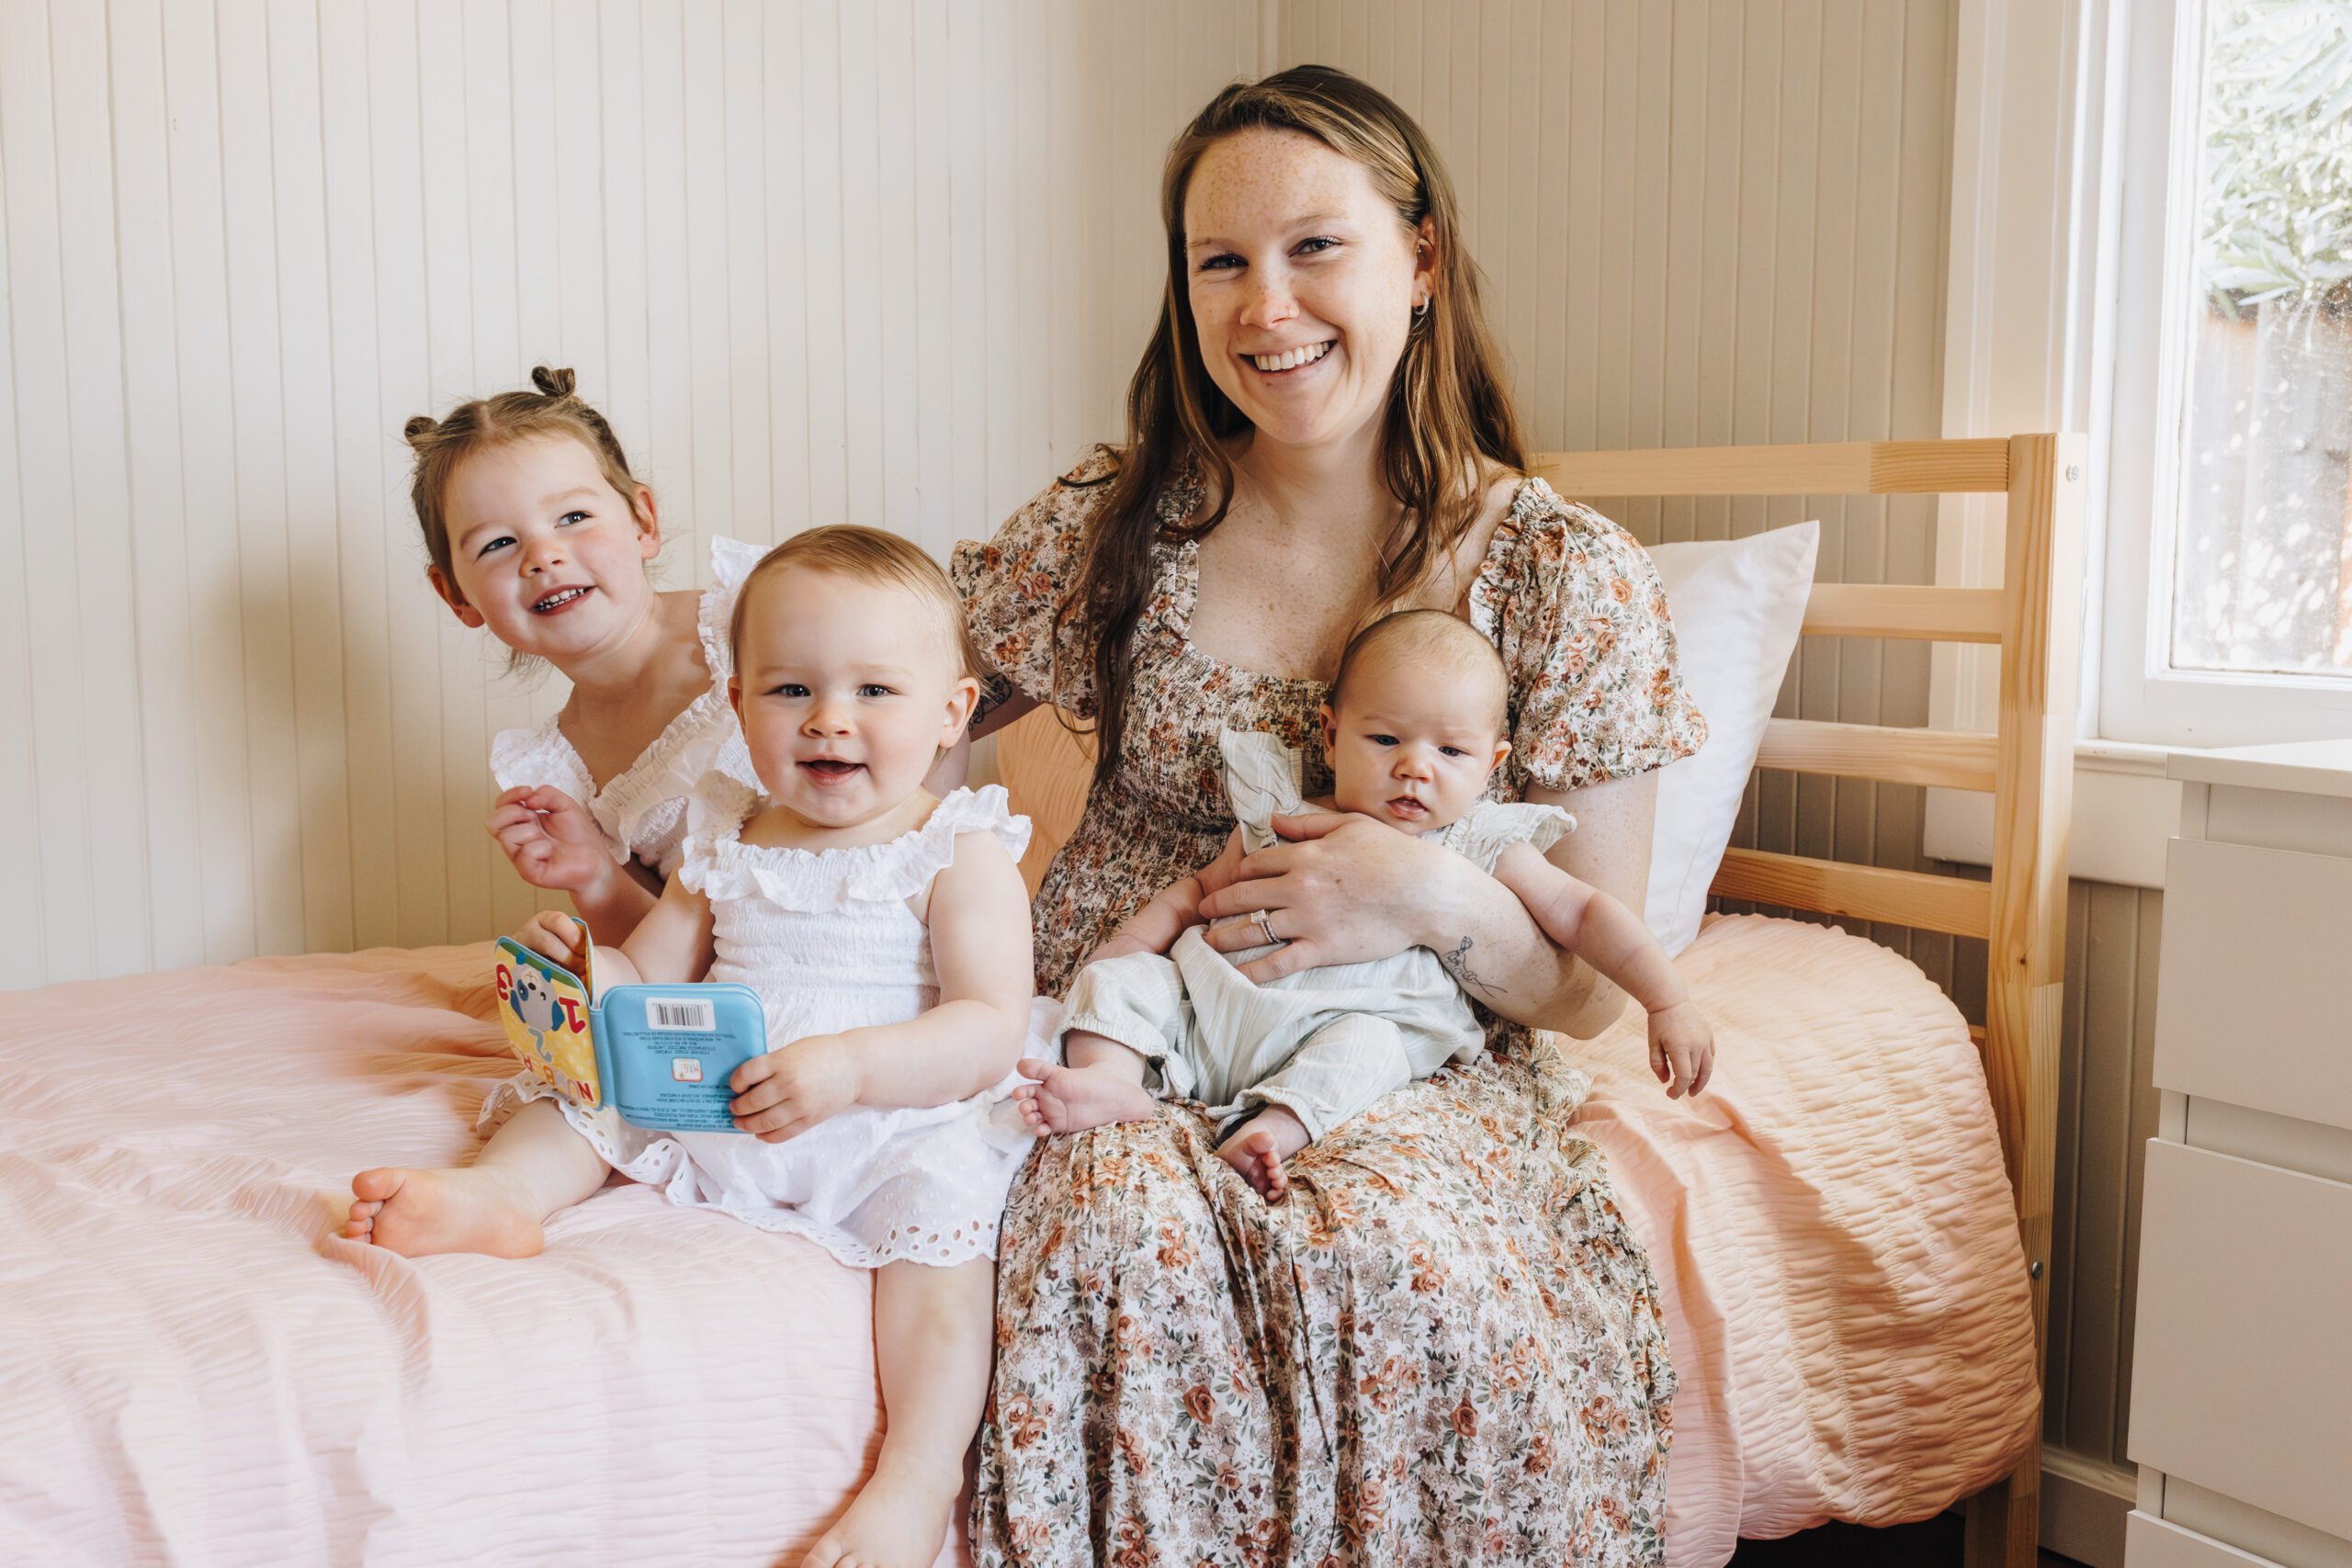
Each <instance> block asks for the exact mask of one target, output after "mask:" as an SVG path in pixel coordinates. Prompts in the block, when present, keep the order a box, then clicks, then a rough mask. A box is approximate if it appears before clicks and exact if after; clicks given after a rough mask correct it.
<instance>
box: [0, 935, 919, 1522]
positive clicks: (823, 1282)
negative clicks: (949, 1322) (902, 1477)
mask: <svg viewBox="0 0 2352 1568" xmlns="http://www.w3.org/2000/svg"><path fill="white" fill-rule="evenodd" d="M488 973H489V962H488V949H487V948H485V947H483V946H481V945H474V946H469V947H463V948H436V949H432V950H428V951H423V952H416V953H403V952H390V951H378V952H372V953H360V954H357V955H356V956H350V957H313V958H299V959H282V960H265V961H260V962H255V963H249V964H238V965H236V966H235V967H233V968H230V969H196V970H187V971H182V972H180V973H176V974H169V975H158V976H144V977H141V978H140V979H136V980H125V981H116V982H109V983H104V984H93V985H78V986H57V987H50V988H48V989H45V990H40V991H31V992H19V993H16V994H13V995H4V996H0V1562H10V1563H15V1562H26V1563H31V1562H40V1563H43V1564H51V1565H56V1564H67V1563H83V1562H88V1563H118V1562H133V1561H139V1562H159V1561H164V1560H169V1561H171V1562H180V1563H188V1564H220V1565H222V1568H228V1565H243V1564H253V1563H297V1562H302V1563H308V1562H368V1563H379V1562H381V1563H419V1564H425V1563H433V1564H438V1563H455V1562H556V1561H561V1562H567V1563H583V1564H585V1563H611V1564H616V1565H619V1564H636V1563H650V1562H674V1563H695V1564H703V1563H709V1564H719V1563H762V1564H765V1563H774V1562H785V1563H790V1562H797V1558H798V1555H799V1552H800V1551H802V1550H805V1548H806V1547H807V1546H808V1545H809V1543H810V1542H812V1541H813V1540H815V1538H816V1537H817V1536H818V1535H819V1534H820V1533H821V1532H822V1530H823V1529H825V1527H826V1526H828V1525H829V1524H831V1522H832V1520H833V1519H834V1518H835V1517H837V1516H838V1515H839V1513H840V1511H841V1510H842V1507H843V1506H845V1505H846V1503H847V1501H848V1498H849V1496H850V1495H851V1494H852V1493H853V1492H854V1489H855V1487H856V1485H857V1483H858V1482H859V1481H860V1480H861V1479H862V1478H863V1477H864V1476H865V1473H866V1472H867V1470H868V1469H869V1467H870V1466H871V1463H872V1459H873V1453H874V1450H875V1449H876V1446H877V1444H878V1442H879V1438H880V1429H881V1424H880V1414H881V1393H880V1389H879V1387H878V1385H877V1383H876V1378H875V1372H874V1356H873V1348H872V1318H871V1307H872V1288H871V1283H870V1280H871V1276H869V1275H867V1274H865V1273H862V1272H859V1271H856V1270H853V1269H844V1268H842V1266H840V1265H839V1264H837V1263H835V1262H834V1261H833V1260H832V1259H831V1258H830V1257H828V1256H827V1255H826V1254H825V1253H824V1252H822V1251H821V1250H820V1249H819V1248H817V1247H814V1246H812V1245H810V1244H809V1243H807V1242H804V1241H800V1240H797V1239H793V1238H787V1237H782V1236H775V1235H766V1234H764V1233H763V1232H760V1231H756V1230H753V1229H752V1227H750V1226H748V1225H744V1224H738V1223H737V1222H735V1221H733V1220H729V1219H727V1218H725V1217H723V1216H721V1215H718V1214H710V1213H689V1212H682V1211H679V1210H676V1209H673V1208H671V1207H670V1206H668V1205H667V1204H665V1203H663V1202H662V1201H661V1200H660V1199H659V1198H657V1197H656V1196H655V1195H654V1194H653V1193H652V1192H651V1191H650V1190H648V1189H644V1188H639V1187H631V1186H627V1185H620V1186H614V1187H609V1188H607V1189H606V1190H605V1191H603V1192H602V1193H600V1194H598V1195H597V1196H596V1197H595V1198H594V1199H592V1200H591V1201H588V1202H587V1203H585V1204H583V1205H582V1206H581V1207H580V1208H578V1209H576V1210H572V1211H570V1212H568V1213H564V1214H563V1215H561V1216H560V1217H559V1218H557V1219H556V1221H555V1222H554V1223H553V1224H550V1225H549V1227H548V1248H547V1252H546V1254H545V1255H544V1256H542V1257H539V1258H533V1259H531V1260H529V1261H527V1262H520V1263H515V1262H503V1261H499V1260H496V1259H492V1258H464V1257H448V1258H424V1259H421V1260H416V1261H411V1260H409V1259H407V1258H399V1257H395V1256H393V1255H392V1254H390V1253H387V1252H383V1251H380V1250H379V1249H376V1248H372V1247H361V1246H356V1245H354V1244H352V1243H349V1242H345V1241H343V1240H340V1239H338V1238H335V1237H334V1235H333V1232H334V1226H335V1224H337V1223H338V1221H337V1215H336V1213H335V1212H334V1208H335V1204H336V1203H337V1202H338V1201H339V1202H341V1203H345V1204H347V1203H348V1202H349V1201H350V1194H349V1190H348V1188H347V1186H346V1185H345V1184H346V1183H347V1182H348V1181H349V1179H350V1176H351V1173H352V1171H354V1170H355V1169H357V1168H360V1167H362V1166H364V1165H375V1164H385V1163H394V1164H411V1165H413V1164H443V1163H447V1162H449V1161H452V1160H455V1159H458V1158H461V1157H463V1156H466V1155H467V1154H468V1153H469V1151H470V1150H471V1149H472V1147H473V1146H474V1145H475V1142H476V1139H475V1135H474V1132H473V1122H474V1111H475V1108H476V1107H477V1106H478V1105H479V1104H480V1102H481V1097H482V1095H483V1093H484V1092H485V1091H486V1090H487V1089H488V1088H489V1087H490V1085H491V1084H492V1083H493V1082H495V1081H496V1080H497V1079H499V1078H501V1077H505V1076H506V1074H507V1073H508V1071H509V1070H510V1068H511V1067H512V1065H513V1059H512V1058H511V1057H509V1056H508V1055H506V1054H505V1047H504V1043H503V1039H502V1038H501V1036H500V1035H499V1032H498V1030H497V1028H496V1026H495V1025H494V1024H492V1023H490V1022H488V1021H487V1020H488V1019H489V1018H490V1016H491V998H490V993H489V987H488V986H487V984H486V981H487V977H488ZM963 1560H964V1558H963V1552H962V1551H961V1549H960V1547H959V1546H958V1545H957V1544H956V1542H955V1541H953V1540H951V1541H950V1543H949V1548H948V1551H946V1552H945V1553H944V1554H943V1556H942V1561H943V1562H962V1561H963Z"/></svg>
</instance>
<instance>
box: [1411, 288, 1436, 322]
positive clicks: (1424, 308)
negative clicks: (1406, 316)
mask: <svg viewBox="0 0 2352 1568" xmlns="http://www.w3.org/2000/svg"><path fill="white" fill-rule="evenodd" d="M1431 298H1432V297H1431V296H1430V295H1427V294H1424V295H1422V296H1421V299H1420V303H1419V304H1418V305H1415V306H1414V307H1413V319H1414V320H1416V321H1419V319H1420V318H1422V317H1423V316H1426V315H1428V314H1429V313H1430V300H1431Z"/></svg>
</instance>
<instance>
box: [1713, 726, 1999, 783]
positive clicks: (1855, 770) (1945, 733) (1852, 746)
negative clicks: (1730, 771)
mask: <svg viewBox="0 0 2352 1568" xmlns="http://www.w3.org/2000/svg"><path fill="white" fill-rule="evenodd" d="M1999 739H2000V738H1999V737H1998V736H1996V735H1990V734H1981V733H1977V732H1975V731H1972V730H1952V729H1919V728H1886V727H1883V726H1880V725H1875V724H1831V723H1826V722H1824V721H1821V720H1818V719H1810V718H1776V719H1773V720H1772V721H1771V722H1770V723H1769V724H1767V725H1766V726H1765V727H1764V743H1763V745H1762V747H1761V748H1759V749H1758V751H1757V753H1756V765H1757V766H1758V767H1759V768H1780V769H1784V770H1786V771H1787V772H1789V773H1832V774H1835V775H1836V776H1838V778H1841V779H1876V780H1878V781H1879V782H1881V783H1883V784H1926V785H1928V786H1929V787H1930V788H1934V789H1973V790H1976V791H1979V792H1981V793H1984V794H1988V795H1989V794H1990V793H1992V789H1993V779H1994V766H1993V764H1994V760H1995V757H1996V754H1997V751H1998V742H1999Z"/></svg>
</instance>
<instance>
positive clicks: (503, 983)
mask: <svg viewBox="0 0 2352 1568" xmlns="http://www.w3.org/2000/svg"><path fill="white" fill-rule="evenodd" d="M581 942H582V958H581V968H582V970H583V971H585V976H586V977H585V978H583V977H582V976H579V975H574V974H573V973H572V972H571V970H569V969H566V968H565V967H564V966H563V965H562V964H558V963H556V962H555V961H554V960H553V959H551V958H546V957H542V956H541V955H540V954H538V953H533V952H532V951H531V950H530V949H529V948H527V947H525V946H524V945H523V944H522V943H521V942H516V941H515V939H514V938H512V937H500V938H499V939H498V947H497V989H498V1016H499V1021H500V1022H501V1023H502V1024H503V1025H504V1026H505V1030H506V1043H507V1045H508V1046H509V1047H510V1048H511V1049H512V1050H513V1051H514V1053H515V1055H516V1056H517V1057H518V1058H520V1059H521V1061H522V1063H523V1065H524V1066H526V1067H528V1068H530V1069H531V1071H532V1072H534V1073H536V1074H537V1075H538V1077H540V1078H542V1079H543V1080H545V1081H546V1082H548V1084H551V1085H553V1086H554V1088H555V1090H556V1092H557V1093H558V1094H560V1095H561V1096H563V1098H564V1099H566V1100H570V1101H571V1102H572V1103H573V1104H575V1105H582V1106H586V1107H589V1108H591V1109H594V1110H602V1109H604V1108H605V1107H606V1106H608V1105H609V1106H611V1107H613V1108H614V1109H616V1110H617V1111H619V1112H620V1115H621V1120H622V1121H624V1122H630V1123H632V1124H633V1125H636V1126H639V1127H648V1128H652V1129H654V1130H656V1131H659V1132H664V1133H733V1132H738V1131H740V1129H739V1128H738V1127H737V1126H736V1125H735V1122H734V1119H733V1118H732V1117H731V1116H730V1115H729V1113H728V1109H727V1107H728V1103H729V1101H730V1100H733V1099H734V1098H735V1094H734V1091H733V1090H732V1089H729V1088H728V1080H729V1079H730V1078H732V1077H734V1076H735V1069H736V1068H738V1067H740V1066H742V1065H743V1064H744V1063H745V1062H748V1061H750V1060H751V1059H752V1057H754V1056H758V1055H764V1054H765V1053H766V1051H767V1048H768V1031H767V1019H766V1016H765V1014H764V1013H763V1012H762V1010H761V1009H760V998H759V993H757V992H756V991H753V990H752V988H751V987H748V986H732V985H723V984H718V985H714V984H710V983H707V982H706V983H701V984H696V985H689V986H610V987H605V990H604V992H603V993H602V994H601V995H599V994H598V993H597V991H596V989H595V958H596V955H595V946H594V943H593V942H589V941H588V935H587V928H586V927H585V926H582V928H581Z"/></svg>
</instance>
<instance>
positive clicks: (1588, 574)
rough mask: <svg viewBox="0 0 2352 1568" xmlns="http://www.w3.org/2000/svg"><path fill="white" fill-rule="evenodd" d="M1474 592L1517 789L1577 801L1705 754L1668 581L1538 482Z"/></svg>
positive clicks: (1634, 549) (1614, 529)
mask: <svg viewBox="0 0 2352 1568" xmlns="http://www.w3.org/2000/svg"><path fill="white" fill-rule="evenodd" d="M1503 527H1504V528H1506V529H1510V530H1512V533H1511V535H1510V536H1509V537H1508V538H1506V539H1503V540H1501V541H1498V544H1499V546H1500V547H1499V548H1498V549H1497V550H1495V551H1494V553H1493V554H1492V555H1491V556H1490V557H1489V560H1488V564H1487V569H1486V570H1484V571H1482V572H1481V573H1480V576H1479V579H1478V581H1477V582H1476V584H1474V585H1473V587H1472V590H1471V616H1472V621H1473V623H1474V624H1475V625H1476V626H1478V628H1479V630H1481V631H1483V632H1485V633H1487V636H1488V637H1492V638H1493V639H1494V641H1495V646H1496V647H1497V649H1498V650H1500V652H1501V654H1502V659H1503V667H1504V669H1505V670H1506V671H1508V672H1509V673H1510V685H1511V700H1510V719H1511V732H1510V739H1511V751H1510V772H1511V782H1512V783H1513V784H1514V785H1516V786H1517V789H1516V790H1515V791H1514V793H1517V791H1523V790H1525V789H1526V788H1528V787H1530V786H1537V787H1541V788H1544V789H1557V790H1568V789H1576V788H1578V787H1580V786H1582V785H1585V784H1598V783H1600V782H1601V781H1603V780H1607V779H1616V778H1625V777H1628V776H1630V775H1633V774H1635V773H1647V772H1649V771H1650V770H1651V769H1653V768H1662V767H1664V766H1665V765H1666V764H1667V763H1668V762H1671V761H1676V760H1678V759H1679V758H1682V757H1687V756H1689V755H1691V753H1692V752H1693V751H1696V750H1698V749H1699V748H1700V746H1702V744H1704V742H1705V740H1706V739H1707V721H1706V720H1705V718H1704V717H1702V716H1701V714H1700V712H1699V709H1698V705H1696V704H1694V703H1693V702H1692V701H1691V694H1690V693H1689V692H1687V691H1686V690H1684V689H1683V684H1682V675H1681V671H1680V670H1679V667H1678V666H1677V664H1676V662H1675V649H1674V623H1673V621H1672V619H1671V618H1670V617H1669V616H1668V614H1667V606H1666V592H1665V590H1664V589H1663V588H1661V587H1660V586H1659V585H1658V579H1657V568H1656V567H1654V566H1653V565H1652V564H1651V563H1650V558H1649V557H1648V556H1647V555H1646V554H1645V553H1644V551H1643V549H1642V547H1641V546H1640V545H1639V544H1637V543H1636V542H1635V541H1634V536H1632V535H1630V534H1628V533H1626V532H1625V531H1624V530H1623V528H1620V527H1619V526H1618V525H1616V524H1614V523H1611V522H1610V521H1609V520H1608V519H1607V518H1605V517H1603V516H1601V515H1600V513H1597V512H1595V511H1593V510H1592V509H1591V508H1590V507H1588V506H1581V505H1577V504H1573V503H1571V502H1564V501H1562V500H1561V499H1560V498H1559V497H1558V496H1556V495H1555V494H1553V493H1552V491H1551V488H1550V487H1549V486H1547V485H1545V484H1544V483H1543V481H1541V480H1530V481H1529V482H1528V483H1527V484H1526V485H1525V486H1524V487H1523V488H1522V492H1521V497H1520V499H1519V500H1518V501H1517V502H1514V504H1513V506H1512V515H1511V516H1510V518H1508V519H1506V521H1505V522H1504V524H1503Z"/></svg>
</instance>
